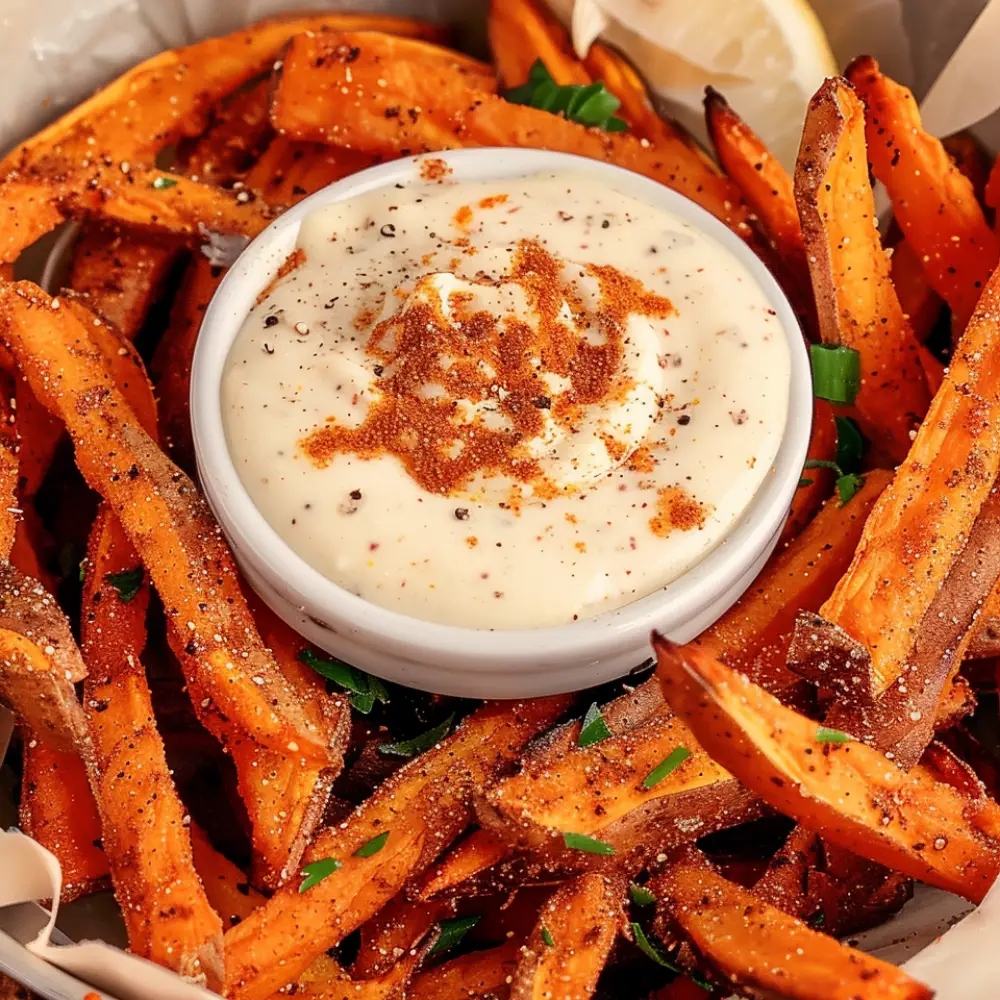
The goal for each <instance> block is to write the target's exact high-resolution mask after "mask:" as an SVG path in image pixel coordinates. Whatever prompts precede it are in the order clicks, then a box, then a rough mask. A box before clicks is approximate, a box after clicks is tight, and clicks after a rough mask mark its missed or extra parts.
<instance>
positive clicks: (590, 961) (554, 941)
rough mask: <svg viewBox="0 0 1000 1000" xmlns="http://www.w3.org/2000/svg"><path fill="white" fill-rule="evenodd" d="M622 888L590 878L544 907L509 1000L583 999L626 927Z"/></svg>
mask: <svg viewBox="0 0 1000 1000" xmlns="http://www.w3.org/2000/svg"><path fill="white" fill-rule="evenodd" d="M624 901H625V886H624V883H623V882H620V881H619V880H618V879H615V878H609V877H608V876H606V875H599V874H597V873H592V874H589V875H581V876H580V877H579V878H576V879H574V880H573V881H572V882H568V883H567V884H566V885H564V886H563V887H562V888H561V889H559V891H558V892H556V893H555V895H554V896H553V897H552V899H551V900H549V902H548V903H547V904H546V905H545V906H544V907H542V912H541V914H539V918H538V924H537V925H536V927H535V930H534V932H533V933H532V935H531V936H530V937H529V938H528V940H527V941H526V942H525V948H524V950H523V952H522V954H521V957H520V959H519V960H518V963H517V969H516V970H515V971H514V979H513V982H512V983H511V986H510V997H511V1000H586V998H587V997H590V996H592V995H593V993H594V989H595V988H596V987H597V977H598V976H600V974H601V970H602V969H603V968H604V963H605V962H606V961H607V960H608V956H609V955H610V953H611V947H612V945H614V943H615V940H616V939H617V938H618V935H619V934H620V933H621V932H622V931H623V929H624V926H625V911H624Z"/></svg>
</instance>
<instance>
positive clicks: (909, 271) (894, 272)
mask: <svg viewBox="0 0 1000 1000" xmlns="http://www.w3.org/2000/svg"><path fill="white" fill-rule="evenodd" d="M889 275H890V277H891V278H892V286H893V288H895V289H896V296H897V297H898V298H899V305H900V308H902V310H903V315H904V316H905V317H906V321H907V323H909V324H910V329H911V330H912V331H913V336H914V337H915V338H916V340H917V343H920V344H922V343H923V342H924V341H925V340H926V339H927V338H928V337H929V336H930V334H931V330H933V329H934V324H935V323H937V321H938V317H939V316H940V315H941V309H942V307H943V305H944V303H943V302H942V301H941V296H940V295H938V293H937V292H935V291H934V289H933V288H931V286H930V285H929V284H928V283H927V278H926V277H925V275H924V268H923V264H921V263H920V258H919V257H918V256H917V252H916V250H914V249H913V246H912V245H911V244H910V243H909V242H908V241H907V240H900V241H899V242H898V243H896V244H895V246H894V247H893V249H892V258H891V259H890V261H889Z"/></svg>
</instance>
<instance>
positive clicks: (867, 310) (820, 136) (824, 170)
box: [795, 79, 930, 462]
mask: <svg viewBox="0 0 1000 1000" xmlns="http://www.w3.org/2000/svg"><path fill="white" fill-rule="evenodd" d="M795 197H796V203H797V205H798V209H799V218H800V219H801V223H802V235H803V239H804V241H805V246H806V250H807V254H808V261H809V268H810V272H811V274H812V285H813V292H814V294H815V298H816V309H817V314H818V318H819V332H820V336H821V338H822V340H823V342H824V343H826V344H839V345H842V346H844V347H851V348H854V349H855V350H856V351H858V353H859V354H860V359H861V391H860V392H859V393H858V395H857V399H856V400H855V405H856V407H857V415H858V422H859V424H860V425H861V429H862V431H863V432H864V434H865V436H866V437H867V438H868V439H869V440H870V441H872V442H873V443H874V444H875V445H876V446H877V447H878V448H879V449H880V450H881V451H882V452H883V453H884V454H886V455H888V456H889V458H890V459H892V460H893V461H895V462H898V461H901V460H902V459H903V458H904V456H905V455H906V453H907V451H908V450H909V447H910V431H911V430H913V428H914V427H915V426H916V425H917V423H919V421H920V420H921V419H922V417H923V416H924V414H925V413H926V411H927V406H928V403H929V402H930V392H929V390H928V387H927V381H926V377H925V376H924V373H923V368H922V367H921V362H920V355H919V350H918V345H917V342H916V340H914V337H913V333H912V331H911V330H910V328H909V325H908V324H907V322H906V318H905V317H904V315H903V310H902V307H901V306H900V304H899V299H898V297H897V296H896V291H895V289H894V288H893V286H892V282H891V281H890V280H889V265H888V261H887V259H886V256H885V254H884V252H883V250H882V245H881V242H880V240H879V236H878V229H877V228H876V225H875V218H876V216H875V197H874V194H873V193H872V189H871V185H870V184H869V182H868V161H867V158H866V154H865V130H864V107H863V106H862V104H861V102H860V101H859V100H858V98H857V96H856V95H855V93H854V91H853V90H852V89H851V87H850V86H849V85H848V84H847V83H845V82H844V81H843V80H836V79H830V80H827V81H826V82H825V83H824V84H823V86H822V87H820V89H819V91H818V92H817V93H816V95H815V96H814V97H813V99H812V101H811V102H810V104H809V111H808V113H807V115H806V123H805V128H804V131H803V134H802V146H801V149H800V151H799V159H798V163H797V164H796V169H795Z"/></svg>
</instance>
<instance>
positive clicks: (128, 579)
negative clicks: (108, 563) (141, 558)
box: [104, 566, 146, 604]
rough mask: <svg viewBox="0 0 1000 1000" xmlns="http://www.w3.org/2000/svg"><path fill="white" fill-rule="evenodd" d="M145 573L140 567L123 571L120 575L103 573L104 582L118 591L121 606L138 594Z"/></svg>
mask: <svg viewBox="0 0 1000 1000" xmlns="http://www.w3.org/2000/svg"><path fill="white" fill-rule="evenodd" d="M145 575H146V571H145V570H144V569H143V568H142V567H141V566H136V567H135V569H123V570H122V571H121V572H120V573H105V574H104V582H105V583H110V584H111V586H112V587H114V588H115V590H117V591H118V600H120V601H121V602H122V604H128V602H129V601H131V600H132V598H133V597H135V595H136V594H138V593H139V588H140V587H141V586H142V581H143V579H144V577H145Z"/></svg>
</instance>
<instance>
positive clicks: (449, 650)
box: [190, 147, 813, 672]
mask: <svg viewBox="0 0 1000 1000" xmlns="http://www.w3.org/2000/svg"><path fill="white" fill-rule="evenodd" d="M427 160H443V161H444V162H445V163H446V164H447V166H448V167H449V168H450V171H451V173H450V177H452V178H454V179H457V180H470V181H482V180H504V179H511V178H515V177H520V176H527V175H530V174H537V173H544V172H546V171H553V170H555V171H572V172H575V173H588V174H592V175H594V176H595V177H597V178H598V179H602V178H603V179H605V180H606V181H608V182H609V184H610V185H613V186H616V187H618V188H619V189H621V190H627V191H628V192H629V194H630V195H632V196H634V197H636V198H638V199H640V200H643V201H646V202H648V203H650V204H652V205H654V206H656V207H662V208H664V209H666V210H668V211H671V212H673V213H674V214H675V215H677V216H679V217H680V218H682V219H683V220H684V221H686V222H688V223H690V224H692V225H694V226H696V227H698V228H699V229H700V230H701V231H702V232H704V233H706V234H707V235H709V236H712V237H714V238H715V239H716V240H718V241H719V242H720V243H722V245H723V246H725V247H726V248H727V249H728V250H730V252H732V253H733V254H734V255H735V256H736V257H737V259H738V260H739V261H740V262H741V263H742V264H743V266H744V267H746V268H747V270H748V271H749V272H750V274H751V275H752V276H753V277H754V279H755V280H756V281H757V282H758V284H759V285H760V286H761V288H762V290H763V291H764V293H765V295H766V296H767V298H768V300H769V302H770V304H771V308H773V309H774V311H775V313H776V314H777V317H778V320H779V324H780V326H781V329H782V332H783V333H784V335H785V337H786V341H787V343H788V348H789V363H790V372H789V379H790V382H789V395H788V408H787V412H786V419H785V430H784V433H783V435H782V438H781V441H780V443H779V446H778V450H777V453H776V455H775V457H774V460H773V462H772V465H771V468H770V469H769V470H768V472H767V474H766V475H765V478H764V480H763V481H762V483H761V485H760V486H759V487H758V489H757V491H756V493H755V494H754V496H753V497H752V499H751V501H750V503H749V504H748V505H747V508H746V510H745V511H744V512H743V514H742V515H741V517H740V518H739V519H738V520H737V522H736V523H734V524H733V525H732V526H731V528H730V530H729V532H728V533H727V534H725V535H724V536H723V538H722V540H721V541H720V542H719V543H718V544H717V545H716V546H715V547H714V548H713V549H711V550H710V551H709V552H708V553H706V554H705V555H704V556H703V557H702V558H701V559H700V560H699V561H698V562H697V563H696V564H695V565H694V566H692V567H691V568H690V569H689V570H687V571H686V572H684V573H682V574H681V575H680V576H679V577H678V578H677V579H676V580H674V581H672V582H671V583H670V584H667V585H666V586H665V587H663V588H660V589H659V590H656V591H654V592H653V593H651V594H648V595H646V596H645V597H642V598H639V599H638V600H636V601H633V602H631V603H630V604H627V605H625V606H623V607H622V608H619V609H616V610H613V611H607V612H603V613H602V614H600V615H597V616H595V617H591V618H586V619H581V620H579V621H575V622H570V623H567V624H563V625H554V626H543V627H538V628H519V629H495V630H494V629H476V628H469V627H464V626H457V625H446V624H442V623H439V622H431V621H426V620H424V619H420V618H415V617H411V616H409V615H406V614H403V613H401V612H398V611H395V610H392V609H389V608H385V607H382V606H380V605H377V604H374V603H372V602H370V601H368V600H365V599H364V598H361V597H358V596H357V595H354V594H351V593H350V592H349V591H347V590H345V589H344V588H343V587H341V586H339V585H338V584H337V583H335V582H334V581H332V580H330V579H329V578H327V577H326V576H324V575H323V574H322V573H320V572H319V571H318V570H316V569H314V568H313V567H312V566H311V565H309V563H308V562H306V561H305V560H304V559H303V558H302V557H301V556H300V555H299V554H298V553H296V552H295V551H294V550H293V549H292V548H291V546H290V545H288V543H287V542H285V541H284V539H282V538H281V536H280V535H279V534H278V533H277V531H275V529H274V528H273V527H272V526H271V525H270V524H269V523H268V522H267V520H266V519H265V518H264V516H263V514H262V513H261V512H260V511H259V510H258V509H257V507H256V506H255V505H254V503H253V501H252V500H251V498H250V496H249V494H248V493H247V491H246V489H245V487H244V486H243V483H242V481H241V479H240V477H239V474H238V472H237V471H236V468H235V466H234V464H233V461H232V458H231V456H230V454H229V449H228V446H227V443H226V437H225V429H224V423H223V418H222V405H221V393H220V387H221V379H222V375H223V371H224V368H225V362H226V358H227V357H228V354H229V350H230V347H231V345H232V343H233V340H234V339H235V337H236V335H237V333H238V331H239V329H240V327H241V326H242V324H243V321H244V320H245V318H246V316H247V315H248V313H249V310H250V307H251V305H252V304H253V302H254V300H255V298H256V296H257V295H258V293H259V292H260V291H261V290H262V289H263V288H264V287H266V284H267V280H268V278H269V277H270V276H272V275H273V273H274V272H275V271H276V270H277V268H278V266H279V265H280V264H281V262H282V261H283V260H284V259H285V257H286V256H287V255H288V253H289V252H290V251H291V249H292V248H293V247H294V243H295V239H296V237H297V235H298V230H299V227H300V225H301V223H302V221H303V219H304V218H305V217H306V216H307V215H309V214H310V213H311V212H313V211H314V210H315V209H317V208H320V207H322V206H324V205H328V204H332V203H334V202H337V201H341V200H345V199H347V198H350V197H354V196H357V195H361V194H364V193H366V192H369V191H372V190H376V189H378V188H382V187H384V186H387V185H389V184H394V183H398V182H402V181H412V180H414V179H417V178H419V177H420V165H421V164H422V163H423V162H425V161H427ZM262 277H263V278H264V280H261V278H262ZM812 397H813V393H812V377H811V369H810V363H809V357H808V353H807V350H806V345H805V341H804V339H803V337H802V332H801V330H800V327H799V324H798V321H797V319H796V316H795V313H794V311H793V309H792V307H791V305H790V303H789V302H788V299H787V298H786V297H785V294H784V292H782V290H781V289H780V287H779V286H778V283H777V282H776V280H775V279H774V277H773V276H772V275H771V273H770V272H769V271H768V269H767V267H766V266H765V264H764V263H763V262H762V261H761V260H760V259H759V258H758V257H757V255H756V254H755V253H754V252H753V250H752V248H751V247H750V246H749V245H748V244H747V243H746V242H745V241H744V240H742V239H741V238H740V237H739V236H738V235H737V234H735V233H733V232H732V231H731V230H730V229H729V228H728V227H727V226H726V225H725V224H724V223H722V222H721V221H719V220H718V219H716V218H715V217H714V216H712V215H711V214H710V213H709V212H707V211H706V210H705V209H703V208H701V207H700V206H699V205H697V204H696V203H695V202H693V201H691V200H689V199H688V198H687V197H685V196H684V195H682V194H679V193H678V192H676V191H674V190H672V189H671V188H668V187H666V186H665V185H663V184H660V183H658V182H656V181H653V180H651V179H649V178H647V177H644V176H642V175H640V174H636V173H633V172H631V171H628V170H625V169H624V168H622V167H618V166H616V165H614V164H610V163H605V162H602V161H597V160H591V159H587V158H584V157H580V156H576V155H573V154H568V153H554V152H549V151H544V150H533V149H519V148H509V147H497V148H494V147H483V148H476V149H461V150H450V151H445V152H435V153H427V154H421V155H418V156H411V157H406V158H402V159H399V160H393V161H390V162H388V163H384V164H380V165H378V166H375V167H371V168H368V169H367V170H364V171H361V172H359V173H357V174H353V175H351V176H349V177H347V178H345V179H343V180H340V181H336V182H334V183H333V184H330V185H328V186H327V187H325V188H322V189H320V190H319V191H317V192H315V193H314V194H312V195H310V196H309V197H307V198H305V199H303V200H302V201H301V202H299V203H298V204H297V205H295V206H294V207H293V208H291V209H290V210H289V211H287V212H285V213H284V214H282V215H280V216H279V217H278V218H277V219H275V220H274V222H272V223H271V224H270V225H269V226H268V227H267V228H266V229H264V230H263V231H262V232H261V233H260V234H259V235H258V236H257V237H256V238H255V239H254V240H253V242H251V243H250V245H249V246H248V247H247V248H246V249H245V250H244V251H243V253H242V254H241V255H240V257H239V258H238V259H237V261H236V262H235V263H234V264H233V265H232V267H231V268H230V269H229V271H228V273H227V274H226V275H225V277H224V278H223V280H222V282H221V283H220V285H219V288H218V289H217V290H216V293H215V295H214V296H213V298H212V300H211V302H210V304H209V306H208V309H207V310H206V312H205V316H204V318H203V321H202V327H201V333H200V335H199V337H198V341H197V345H196V348H195V353H194V358H193V362H192V371H191V393H190V407H191V422H192V435H193V439H194V445H195V454H196V458H197V463H198V469H199V473H200V475H201V478H202V484H203V488H204V491H205V494H206V496H207V498H208V501H209V503H210V505H211V507H212V509H213V511H214V512H215V514H216V517H217V518H218V519H219V522H220V524H221V526H222V528H223V530H224V531H225V533H226V535H227V536H228V538H229V539H230V542H231V543H232V545H233V547H234V550H235V552H236V555H237V559H238V560H239V559H240V557H241V556H242V557H243V558H247V559H251V560H252V561H253V564H254V566H255V568H256V570H257V572H258V573H263V574H264V575H265V576H266V577H268V578H269V579H270V580H271V581H272V582H274V581H277V583H276V586H277V588H278V589H279V590H281V591H283V592H284V594H285V595H286V597H287V599H288V600H289V602H290V603H291V604H292V605H293V606H295V607H297V608H299V609H300V610H302V611H303V612H304V613H305V614H307V615H308V616H309V617H310V618H312V619H313V620H314V621H316V623H317V624H318V625H320V626H321V627H322V628H325V629H327V630H329V631H331V632H333V633H344V634H350V635H351V637H352V640H353V641H355V642H357V641H360V642H363V643H364V644H366V645H369V646H372V647H373V648H375V649H378V650H381V651H383V652H384V653H386V654H388V655H405V656H407V657H408V658H411V659H412V658H415V657H419V656H420V655H423V656H425V657H428V656H430V657H435V658H436V659H437V660H438V661H439V662H441V663H442V665H444V664H446V663H448V662H452V663H454V665H455V666H456V668H458V667H460V668H461V669H464V670H472V671H475V672H490V671H493V670H496V669H504V670H508V671H513V672H519V671H532V670H537V669H538V668H539V661H540V656H545V657H547V658H550V659H560V658H563V657H565V656H567V655H576V656H579V655H585V656H586V658H587V660H588V661H590V662H595V661H597V660H600V659H601V658H603V657H605V656H610V655H613V654H615V653H621V652H622V650H623V649H625V648H629V647H633V648H635V649H641V648H642V647H643V646H645V644H646V641H647V639H648V636H649V633H650V632H651V630H653V629H661V630H665V631H667V632H668V633H669V631H670V628H671V626H672V624H674V623H681V622H683V621H684V620H685V619H689V618H692V617H695V616H696V615H697V614H698V612H699V610H701V609H703V608H704V607H705V606H707V605H708V604H710V603H712V599H713V598H715V597H717V596H718V594H719V592H720V591H721V590H723V589H724V588H725V587H726V586H727V585H730V584H731V582H732V581H733V580H735V579H737V578H738V577H739V576H740V574H741V573H742V572H745V570H746V568H747V567H748V566H749V565H750V564H752V562H753V560H754V559H755V557H756V556H758V555H759V553H760V552H761V550H762V549H763V548H764V547H765V546H766V545H768V543H769V542H772V540H773V539H774V538H776V536H777V533H778V532H779V530H780V527H781V524H782V522H783V520H784V518H785V517H786V516H787V512H788V509H789V506H790V504H791V500H792V496H793V495H794V492H795V489H797V487H798V480H799V477H800V475H801V470H802V467H803V463H804V461H805V458H806V452H807V449H808V445H809V436H810V432H811V423H812ZM738 596H739V595H736V596H734V597H733V601H735V600H736V599H737V597H738ZM275 610H278V611H279V614H280V610H279V609H275Z"/></svg>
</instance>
